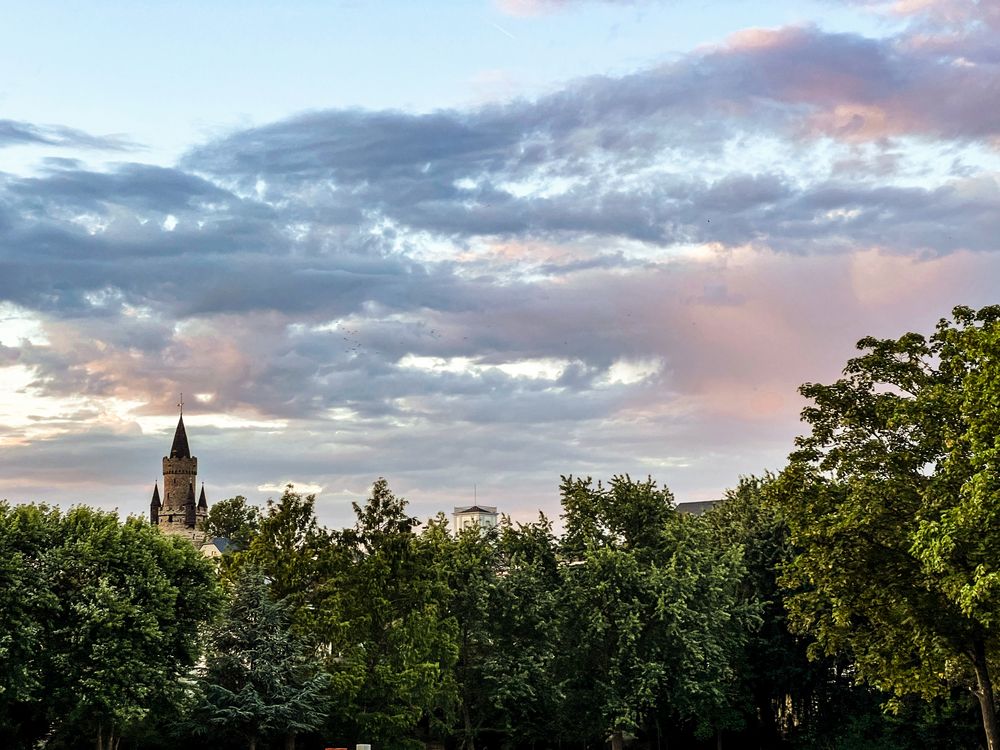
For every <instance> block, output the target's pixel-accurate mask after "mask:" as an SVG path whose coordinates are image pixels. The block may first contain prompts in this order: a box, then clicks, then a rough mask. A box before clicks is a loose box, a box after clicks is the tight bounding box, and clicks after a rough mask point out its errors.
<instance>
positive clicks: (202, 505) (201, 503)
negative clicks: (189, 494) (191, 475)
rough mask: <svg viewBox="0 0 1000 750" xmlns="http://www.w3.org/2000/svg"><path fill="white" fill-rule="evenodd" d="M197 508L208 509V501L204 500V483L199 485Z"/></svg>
mask: <svg viewBox="0 0 1000 750" xmlns="http://www.w3.org/2000/svg"><path fill="white" fill-rule="evenodd" d="M198 507H199V508H208V500H207V499H206V498H205V483H204V482H202V483H201V497H199V498H198Z"/></svg>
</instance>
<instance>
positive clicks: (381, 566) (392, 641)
mask: <svg viewBox="0 0 1000 750" xmlns="http://www.w3.org/2000/svg"><path fill="white" fill-rule="evenodd" d="M354 512H355V515H356V517H357V521H356V523H355V525H354V528H352V529H346V530H345V531H344V532H343V534H342V535H340V537H339V538H338V540H337V544H338V547H339V549H340V552H339V557H340V560H341V561H342V562H343V563H344V567H343V568H342V570H341V572H340V574H339V576H338V577H337V579H336V585H337V587H338V589H339V592H338V595H337V596H336V597H331V598H329V599H328V600H327V602H326V611H325V612H324V615H325V621H326V623H327V624H328V626H329V628H330V630H329V631H328V632H329V633H330V634H331V651H332V653H333V654H334V658H333V659H332V660H331V669H332V671H333V672H334V676H335V677H337V678H339V679H341V680H342V683H341V684H345V685H353V686H354V687H355V692H354V694H353V696H352V699H351V701H350V703H349V704H348V705H346V706H343V707H342V709H343V713H342V715H341V721H342V722H343V725H344V726H348V727H353V730H354V731H355V732H356V734H357V736H359V737H363V738H365V739H366V740H367V741H371V742H373V743H378V744H379V745H380V746H382V747H386V748H403V747H417V746H419V743H417V742H416V741H415V739H414V735H415V733H417V732H418V731H420V730H421V728H422V731H425V732H431V733H435V732H440V731H442V730H443V726H444V725H443V724H442V723H441V721H442V718H443V715H444V712H446V711H447V710H448V709H449V707H450V706H451V705H452V703H453V701H454V691H455V688H454V672H453V667H454V664H455V660H456V657H457V645H456V632H455V630H456V628H455V621H454V619H453V618H450V617H448V616H447V613H446V611H445V605H446V602H447V598H448V590H447V577H446V575H447V574H446V570H445V568H444V566H443V565H442V564H440V560H439V558H438V556H437V553H436V550H437V548H438V545H437V543H436V542H435V541H433V540H428V539H421V538H419V537H418V536H417V535H416V534H415V533H414V530H415V527H416V525H417V521H416V519H415V518H413V517H412V516H409V515H408V514H407V513H406V501H405V500H403V499H402V498H398V497H396V496H395V495H394V494H393V493H392V492H391V490H390V489H389V485H388V483H387V482H386V481H385V480H384V479H379V480H378V481H377V482H375V484H374V486H373V487H372V493H371V496H370V498H369V499H368V501H367V502H366V503H365V504H364V505H363V506H362V505H359V504H357V503H355V504H354Z"/></svg>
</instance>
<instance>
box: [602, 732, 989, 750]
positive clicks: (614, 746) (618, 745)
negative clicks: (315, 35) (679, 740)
mask: <svg viewBox="0 0 1000 750" xmlns="http://www.w3.org/2000/svg"><path fill="white" fill-rule="evenodd" d="M624 747H625V740H624V738H623V737H622V733H621V732H620V731H615V732H612V733H611V750H622V748H624ZM990 750H992V748H990Z"/></svg>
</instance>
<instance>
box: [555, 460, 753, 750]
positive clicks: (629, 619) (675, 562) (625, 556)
mask: <svg viewBox="0 0 1000 750" xmlns="http://www.w3.org/2000/svg"><path fill="white" fill-rule="evenodd" d="M562 495H563V499H564V506H563V507H564V511H565V515H564V518H565V520H566V528H567V546H566V553H567V555H569V559H567V560H566V562H565V565H564V567H563V571H564V583H563V586H562V593H561V599H562V601H561V612H562V616H563V626H562V631H563V636H562V638H563V644H564V648H563V649H562V654H563V667H562V668H563V670H564V672H565V673H566V674H567V677H568V678H567V681H566V694H567V700H568V707H569V712H570V713H571V714H573V715H576V716H580V717H587V718H586V720H582V721H580V722H578V730H580V731H582V732H584V733H585V734H584V737H594V736H597V737H600V738H603V737H605V736H607V735H610V736H611V738H612V746H613V747H614V748H616V750H617V748H620V747H622V744H623V738H624V735H625V734H626V733H631V732H635V733H638V732H651V731H652V732H655V731H656V722H657V719H658V717H660V716H663V717H664V718H668V719H670V720H671V721H673V722H678V721H680V722H691V723H693V724H694V725H695V726H696V729H697V730H698V731H699V732H702V733H704V732H708V731H711V730H718V729H720V728H722V727H724V726H726V725H728V724H730V723H731V722H732V721H733V720H734V718H735V714H734V713H733V712H732V709H731V705H730V704H731V698H732V693H733V688H734V686H735V679H734V677H735V675H734V665H735V658H736V657H737V656H738V654H739V653H740V651H741V649H742V646H743V643H744V641H745V640H746V637H747V633H748V630H749V626H750V625H751V624H752V623H753V622H754V621H755V616H754V613H753V612H752V610H751V608H750V607H748V606H747V604H746V603H745V602H742V601H741V600H740V599H739V597H738V595H737V593H738V586H739V583H740V579H741V577H742V561H741V552H742V551H741V550H740V549H739V548H735V547H731V548H728V549H724V550H722V551H718V550H717V549H716V548H715V546H714V544H713V539H712V538H711V536H710V534H708V532H707V529H706V527H705V526H704V525H702V524H699V523H697V522H696V521H694V520H693V519H691V518H689V517H687V516H682V515H680V514H678V513H676V512H675V511H674V510H673V507H672V506H673V498H672V495H671V494H670V493H669V491H668V490H666V489H663V488H659V487H657V485H656V483H655V482H654V481H653V480H652V479H648V480H646V481H644V482H636V481H633V480H632V479H631V478H629V477H628V476H619V477H614V478H613V479H612V480H611V482H610V484H609V485H607V486H605V485H602V484H597V485H596V486H595V485H594V484H593V482H592V481H591V480H590V479H589V478H588V479H573V478H572V477H569V478H564V479H563V484H562Z"/></svg>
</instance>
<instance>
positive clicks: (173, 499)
mask: <svg viewBox="0 0 1000 750" xmlns="http://www.w3.org/2000/svg"><path fill="white" fill-rule="evenodd" d="M197 482H198V459H197V458H195V457H194V456H192V455H191V448H190V447H189V446H188V438H187V431H186V430H185V429H184V415H183V414H181V416H180V419H178V421H177V429H176V430H175V431H174V442H173V444H171V446H170V455H168V456H164V457H163V496H162V498H161V496H160V488H159V485H154V486H153V499H152V500H151V501H150V503H149V522H150V523H152V524H155V525H156V526H159V527H160V529H161V530H162V531H163V532H164V533H166V534H174V535H176V536H183V537H185V538H187V539H190V540H191V541H192V542H193V543H194V544H195V545H199V544H201V543H202V542H203V541H205V533H204V532H203V531H201V529H200V526H201V525H202V522H203V521H204V520H205V517H206V516H207V515H208V501H207V500H206V498H205V487H204V485H202V488H201V496H200V497H199V498H198V500H195V485H196V484H197Z"/></svg>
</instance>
